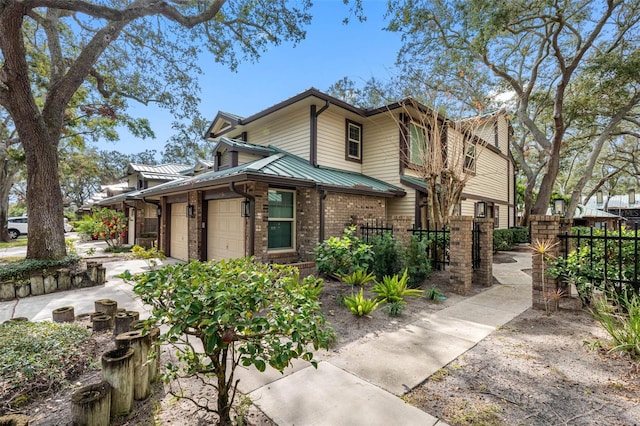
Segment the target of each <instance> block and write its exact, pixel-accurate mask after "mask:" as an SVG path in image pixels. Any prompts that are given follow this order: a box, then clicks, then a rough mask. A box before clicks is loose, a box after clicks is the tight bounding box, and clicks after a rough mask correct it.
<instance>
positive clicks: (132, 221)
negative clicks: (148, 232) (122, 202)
mask: <svg viewBox="0 0 640 426" xmlns="http://www.w3.org/2000/svg"><path fill="white" fill-rule="evenodd" d="M127 235H128V240H127V244H129V245H134V244H135V243H136V209H134V208H133V207H130V208H129V223H128V224H127Z"/></svg>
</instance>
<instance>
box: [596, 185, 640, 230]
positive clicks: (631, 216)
mask: <svg viewBox="0 0 640 426" xmlns="http://www.w3.org/2000/svg"><path fill="white" fill-rule="evenodd" d="M586 206H587V207H589V208H592V209H597V210H601V211H605V212H607V213H611V214H613V215H617V216H620V217H621V218H624V219H625V221H626V222H625V224H626V226H627V227H631V228H633V227H634V226H635V225H636V224H638V226H640V199H639V198H638V197H636V191H635V189H630V190H629V192H628V193H626V194H622V195H609V196H605V195H604V194H603V193H602V191H598V192H597V193H596V196H595V197H591V198H590V199H589V200H588V201H587V202H586Z"/></svg>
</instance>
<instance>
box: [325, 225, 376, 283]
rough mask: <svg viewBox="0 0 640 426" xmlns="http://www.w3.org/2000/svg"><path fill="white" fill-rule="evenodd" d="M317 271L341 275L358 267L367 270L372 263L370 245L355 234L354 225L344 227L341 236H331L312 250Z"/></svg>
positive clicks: (349, 272)
mask: <svg viewBox="0 0 640 426" xmlns="http://www.w3.org/2000/svg"><path fill="white" fill-rule="evenodd" d="M314 256H315V261H316V268H317V269H318V272H320V273H323V274H327V275H336V276H341V275H345V274H351V273H353V272H355V271H356V270H358V269H362V270H365V271H367V270H369V268H370V267H371V265H372V263H373V252H372V251H371V246H370V245H368V244H366V243H365V242H364V241H362V240H361V239H359V238H358V237H357V236H356V227H355V226H350V227H348V228H346V229H345V230H344V232H343V234H342V236H341V237H331V238H329V239H328V240H326V241H323V242H322V243H321V244H319V245H318V246H317V247H316V248H315V250H314Z"/></svg>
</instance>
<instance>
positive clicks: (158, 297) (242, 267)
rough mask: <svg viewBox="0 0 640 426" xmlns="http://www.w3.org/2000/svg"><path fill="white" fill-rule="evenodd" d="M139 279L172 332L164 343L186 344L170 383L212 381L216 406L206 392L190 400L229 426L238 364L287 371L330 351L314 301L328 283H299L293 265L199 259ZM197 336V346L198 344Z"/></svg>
mask: <svg viewBox="0 0 640 426" xmlns="http://www.w3.org/2000/svg"><path fill="white" fill-rule="evenodd" d="M134 280H135V281H136V284H135V286H134V288H133V291H134V293H136V294H137V295H138V296H139V297H140V298H141V299H142V301H143V302H145V303H147V304H149V305H151V307H152V315H151V317H150V319H151V321H153V322H156V323H158V324H159V325H160V326H163V330H166V331H165V332H164V334H163V335H162V336H161V339H162V340H163V341H165V342H169V343H175V344H178V345H180V350H179V351H178V352H177V354H178V359H179V361H180V365H179V366H178V365H173V364H170V365H168V366H167V368H168V373H167V374H166V375H165V376H164V377H165V380H172V379H176V378H178V377H179V376H180V375H186V376H187V377H188V376H197V377H200V378H204V377H212V378H213V380H212V381H211V386H213V387H214V389H215V390H216V392H215V394H216V395H217V401H216V408H215V409H214V408H211V406H210V402H209V400H208V399H207V397H206V395H207V394H208V392H207V390H204V391H203V392H202V394H200V395H198V396H197V398H196V397H193V396H192V395H191V396H190V395H186V396H185V397H186V398H188V399H189V400H190V401H192V402H193V403H194V404H196V406H197V407H198V408H200V409H204V410H207V411H213V412H215V413H217V414H218V416H219V417H220V423H222V424H231V418H230V416H231V414H230V413H231V407H232V404H233V400H234V397H235V394H236V389H237V385H238V381H237V380H235V379H234V372H235V369H236V367H237V366H238V365H240V364H242V365H243V366H250V365H253V366H254V367H255V368H256V369H257V370H258V371H261V372H263V371H265V369H266V366H267V364H269V365H270V366H272V367H273V368H275V369H277V370H279V371H282V370H283V369H284V368H285V367H287V366H288V365H289V364H290V363H291V360H292V359H296V358H302V359H304V360H306V361H309V362H310V363H311V364H312V365H314V366H316V365H317V362H316V361H315V360H314V356H313V352H312V350H313V349H318V348H319V347H324V348H327V347H328V345H329V343H330V342H331V340H332V339H333V332H332V331H331V329H330V327H329V326H328V325H327V323H326V320H325V318H324V315H323V314H322V311H321V309H320V303H319V302H318V300H317V298H315V297H314V294H317V293H319V291H320V290H321V289H320V290H319V289H318V287H319V285H321V281H318V280H317V279H315V278H309V279H305V280H304V281H302V282H300V280H299V272H298V270H297V268H294V267H290V266H281V265H267V264H262V263H259V262H254V261H253V259H252V258H240V259H229V260H221V261H211V262H206V263H203V262H196V261H194V262H191V263H182V264H176V265H168V266H165V267H163V268H160V269H158V270H155V271H149V272H146V273H144V274H141V275H137V276H135V277H134ZM194 339H197V340H198V344H196V345H193V344H192V342H193V340H194ZM203 382H204V380H203ZM207 386H208V385H207ZM176 396H178V397H180V396H183V395H177V394H176ZM192 397H193V398H192Z"/></svg>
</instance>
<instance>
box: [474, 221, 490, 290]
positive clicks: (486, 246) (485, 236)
mask: <svg viewBox="0 0 640 426" xmlns="http://www.w3.org/2000/svg"><path fill="white" fill-rule="evenodd" d="M475 223H476V225H477V226H478V232H479V233H480V235H479V238H478V244H479V245H480V264H479V265H478V267H477V268H476V270H475V271H474V273H473V279H474V282H475V283H476V284H478V285H481V286H483V287H491V285H492V284H493V223H494V222H493V218H486V219H476V220H475Z"/></svg>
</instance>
